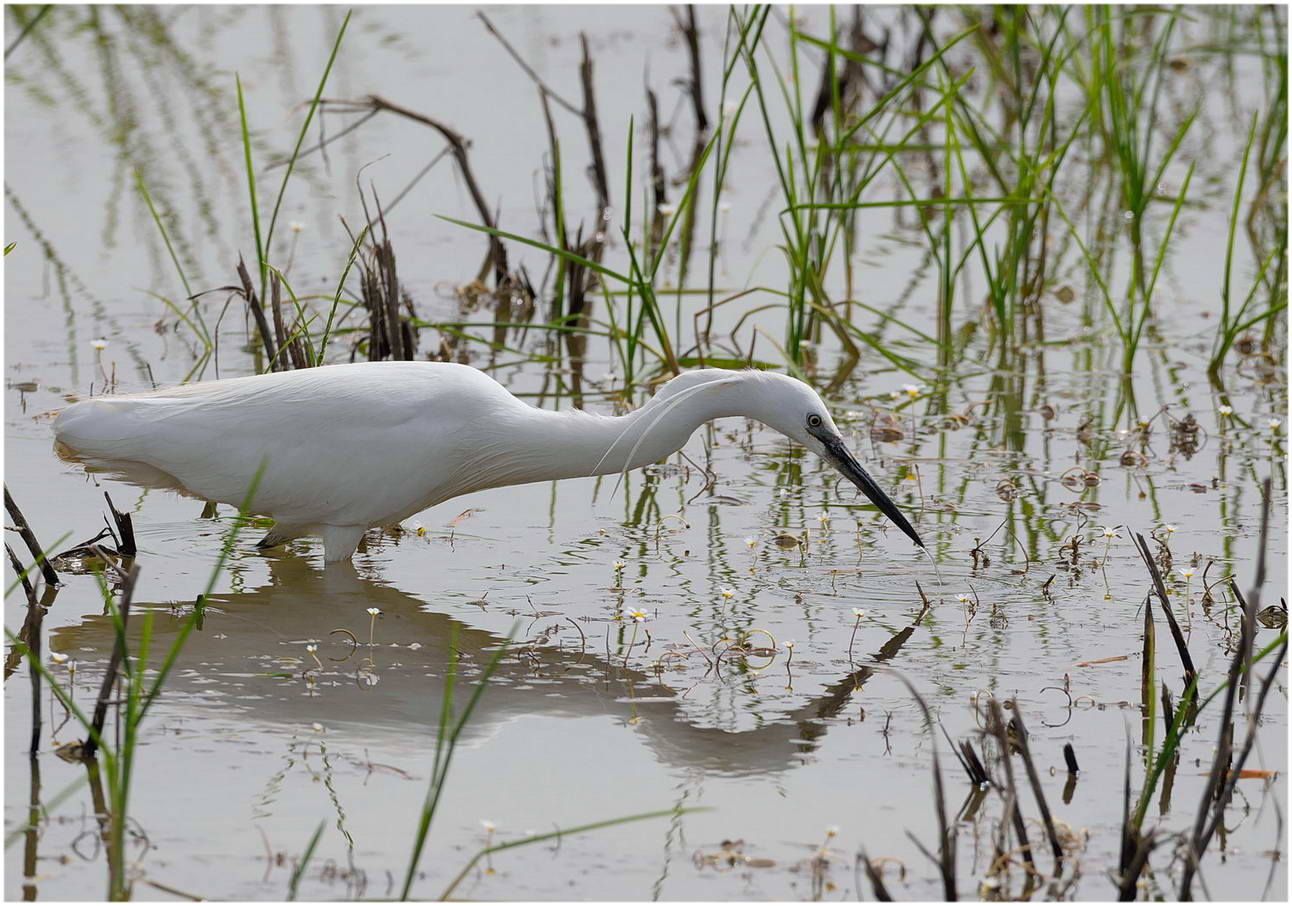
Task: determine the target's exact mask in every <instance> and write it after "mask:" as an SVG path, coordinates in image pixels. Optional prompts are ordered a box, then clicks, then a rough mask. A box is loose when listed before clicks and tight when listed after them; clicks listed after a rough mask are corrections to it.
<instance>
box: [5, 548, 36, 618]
mask: <svg viewBox="0 0 1292 906" xmlns="http://www.w3.org/2000/svg"><path fill="white" fill-rule="evenodd" d="M4 549H5V553H7V554H8V555H9V565H10V566H12V567H13V571H14V574H15V575H16V576H17V577H18V580H19V581H20V582H21V583H22V590H23V594H25V595H26V596H27V604H28V605H32V604H35V603H36V589H35V588H33V587H32V584H31V580H30V579H28V578H27V573H28V572H30V570H28V569H26V568H25V567H23V565H22V561H21V560H19V559H18V555H17V554H15V553H14V552H13V548H12V547H10V546H9V545H7V544H6V545H5V546H4Z"/></svg>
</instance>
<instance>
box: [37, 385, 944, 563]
mask: <svg viewBox="0 0 1292 906" xmlns="http://www.w3.org/2000/svg"><path fill="white" fill-rule="evenodd" d="M730 416H743V417H747V418H753V419H756V420H758V421H760V422H762V423H763V424H765V425H767V426H768V427H770V428H774V429H776V430H777V431H779V432H781V433H782V434H784V435H785V436H787V437H789V438H790V439H792V440H795V441H797V442H799V443H801V444H803V446H805V447H807V448H808V449H809V450H811V451H812V452H814V453H816V454H817V455H818V456H821V457H822V458H823V459H825V460H826V462H828V463H830V464H831V465H832V466H834V468H836V469H838V470H839V472H840V473H842V474H843V475H844V477H846V478H847V479H848V480H849V481H851V482H852V483H853V484H855V485H856V486H857V487H858V488H860V489H861V490H862V491H863V492H865V494H866V496H867V497H869V498H870V499H871V501H872V502H873V503H874V504H875V506H877V507H879V509H880V511H881V512H882V513H884V515H886V516H887V517H888V518H889V519H891V520H892V521H893V522H894V523H895V524H896V525H897V526H898V528H900V529H901V530H902V531H903V532H905V533H906V535H907V537H909V538H910V539H911V540H912V541H914V542H915V543H916V544H917V545H919V546H920V547H921V548H922V547H924V544H923V542H922V541H920V536H919V535H918V534H917V533H916V531H915V529H914V528H912V527H911V524H910V523H909V522H907V521H906V517H904V516H903V515H902V513H901V511H900V510H898V509H897V506H896V505H895V504H894V503H893V501H892V500H890V499H889V497H888V495H887V494H885V493H884V492H883V490H882V489H881V488H880V487H879V485H877V484H876V483H875V480H874V479H873V478H871V477H870V476H869V475H868V474H866V471H865V470H864V469H863V468H862V467H861V465H860V464H859V463H858V462H857V460H856V458H855V457H854V456H853V455H852V453H851V452H849V450H848V448H847V447H846V446H845V445H844V442H843V438H842V437H841V436H840V435H839V430H838V428H836V427H835V424H834V420H833V419H831V418H830V413H829V412H828V411H827V410H826V407H825V404H824V403H822V402H821V397H819V396H818V395H817V393H816V391H814V390H813V389H812V388H811V387H809V386H808V385H807V384H804V383H803V382H802V381H798V380H795V379H794V378H791V377H787V376H785V375H781V374H774V373H770V372H760V371H723V370H718V369H703V370H698V371H690V372H686V373H684V374H681V375H678V376H677V377H675V378H673V379H672V380H671V381H669V382H668V383H666V384H664V385H663V386H662V387H661V388H660V389H659V391H658V392H657V393H656V394H655V396H654V397H653V398H652V399H651V400H650V401H649V402H647V403H646V404H645V405H644V406H642V407H641V408H640V409H637V410H636V411H634V412H630V413H628V414H627V415H622V416H617V417H616V416H604V415H591V414H588V413H585V412H581V411H578V410H570V411H564V412H553V411H550V410H544V409H536V408H534V407H533V406H530V405H527V404H526V403H523V402H521V401H520V400H518V399H517V398H516V397H514V396H512V395H511V393H509V392H508V391H507V390H506V388H504V387H503V386H502V385H501V384H499V383H498V382H497V381H495V380H494V379H493V378H491V377H489V375H487V374H485V373H484V372H483V371H479V370H477V369H475V368H472V367H470V366H468V365H455V364H451V363H447V362H362V363H356V364H349V365H328V366H324V367H321V368H307V369H302V370H299V371H279V372H273V373H270V374H260V375H253V376H251V377H239V378H229V379H225V380H218V381H207V382H203V383H197V384H188V385H184V386H180V387H172V388H169V389H166V390H156V391H153V392H151V393H140V394H134V395H129V396H101V397H96V398H94V399H89V400H84V401H82V402H79V403H76V404H74V405H72V406H69V407H68V408H67V409H65V410H64V411H63V412H62V413H61V414H60V415H59V416H58V419H57V420H56V421H55V422H54V434H55V437H56V441H55V448H56V449H57V450H58V452H59V454H60V455H61V456H63V457H64V458H65V459H71V460H73V461H79V462H81V463H83V464H85V465H86V466H87V467H89V468H90V469H92V470H95V471H105V472H109V473H116V474H117V475H119V476H120V477H122V478H125V479H126V480H127V481H130V482H132V483H134V484H138V485H143V486H146V487H157V488H170V489H174V490H178V491H180V492H182V493H186V494H190V495H192V496H195V497H199V498H202V499H205V500H212V501H216V502H217V503H226V504H232V505H234V506H239V505H241V504H242V502H243V501H244V499H245V498H246V495H247V491H248V489H249V488H250V486H251V483H252V481H253V479H254V478H255V475H256V473H257V471H259V470H260V469H261V467H262V463H263V469H264V471H263V473H262V474H261V478H260V483H259V485H258V486H257V488H256V493H255V498H254V500H253V501H252V505H251V509H252V510H253V511H254V512H256V513H259V514H263V515H266V516H270V517H272V518H273V519H274V527H273V528H272V530H271V531H270V532H269V534H268V535H266V536H265V538H264V539H263V540H262V541H261V542H260V546H261V547H272V546H274V545H277V544H281V543H283V542H285V541H289V540H291V539H293V538H299V537H305V536H312V537H322V539H323V545H324V559H325V560H326V561H329V562H331V561H338V560H346V559H348V558H349V557H350V556H351V555H352V554H353V553H354V551H355V549H356V548H357V547H358V545H359V541H360V539H361V538H362V537H363V534H364V532H365V531H367V530H368V529H369V528H373V527H375V526H388V525H394V524H396V523H398V522H400V521H401V520H403V519H407V518H408V517H409V516H412V515H413V514H414V513H417V512H420V511H422V510H424V509H426V508H427V507H430V506H434V505H435V504H437V503H443V502H444V501H446V500H449V499H451V498H453V497H457V496H460V495H462V494H467V493H470V492H471V491H480V490H484V489H486V488H498V487H504V486H506V485H514V484H524V483H526V482H531V481H552V480H555V479H559V478H577V477H581V476H588V475H607V474H613V473H616V472H622V471H627V470H628V469H637V468H641V467H642V466H644V465H647V464H649V463H652V462H656V461H658V460H660V459H663V458H664V457H666V456H669V455H671V454H673V453H675V452H677V451H678V450H680V449H682V447H683V445H685V444H686V442H687V439H688V438H690V436H691V434H692V433H694V431H695V430H696V429H697V428H698V427H699V426H700V425H702V424H704V423H705V422H707V421H709V420H711V419H715V418H724V417H730Z"/></svg>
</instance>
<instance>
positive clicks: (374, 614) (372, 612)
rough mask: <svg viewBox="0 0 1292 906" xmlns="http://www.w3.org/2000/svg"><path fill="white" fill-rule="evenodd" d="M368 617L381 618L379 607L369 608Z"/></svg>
mask: <svg viewBox="0 0 1292 906" xmlns="http://www.w3.org/2000/svg"><path fill="white" fill-rule="evenodd" d="M368 616H370V617H379V616H381V608H380V607H369V608H368Z"/></svg>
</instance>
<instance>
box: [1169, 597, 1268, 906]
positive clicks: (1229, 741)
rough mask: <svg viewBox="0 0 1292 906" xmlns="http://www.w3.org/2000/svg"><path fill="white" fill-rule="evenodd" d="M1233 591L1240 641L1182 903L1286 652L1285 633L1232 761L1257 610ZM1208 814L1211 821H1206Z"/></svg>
mask: <svg viewBox="0 0 1292 906" xmlns="http://www.w3.org/2000/svg"><path fill="white" fill-rule="evenodd" d="M1233 591H1234V595H1235V597H1237V598H1238V601H1239V603H1240V604H1241V605H1242V608H1243V626H1242V638H1241V641H1240V643H1239V646H1238V650H1237V651H1235V652H1234V659H1233V661H1232V662H1231V663H1230V668H1229V682H1228V685H1227V686H1226V688H1225V707H1224V711H1223V712H1222V714H1221V721H1220V739H1219V741H1218V742H1217V744H1216V759H1215V761H1214V762H1213V763H1212V765H1211V771H1210V772H1209V774H1208V776H1207V785H1206V788H1205V789H1204V791H1203V794H1202V800H1201V802H1200V803H1199V805H1198V816H1197V818H1196V819H1195V820H1194V826H1193V834H1192V835H1191V837H1190V839H1189V840H1188V841H1187V844H1188V847H1187V858H1186V859H1185V866H1184V871H1183V872H1182V875H1181V879H1180V894H1179V896H1180V899H1181V900H1191V899H1193V877H1194V875H1195V874H1196V873H1197V869H1198V864H1199V862H1200V861H1201V860H1202V855H1203V853H1205V852H1206V851H1207V847H1208V846H1209V845H1210V844H1211V838H1212V837H1213V836H1214V835H1215V833H1216V829H1217V828H1218V827H1219V826H1220V822H1221V820H1222V819H1223V818H1224V814H1225V809H1226V808H1227V807H1228V805H1229V802H1230V800H1231V799H1232V798H1233V795H1234V790H1235V788H1236V787H1237V785H1238V780H1239V778H1240V777H1242V773H1243V765H1245V764H1246V763H1247V757H1248V756H1249V755H1250V754H1251V752H1252V747H1253V746H1254V745H1255V744H1256V731H1257V729H1258V727H1259V719H1260V715H1261V712H1262V711H1263V710H1264V708H1265V699H1266V697H1267V696H1268V695H1269V691H1270V688H1271V687H1272V686H1273V685H1274V680H1275V679H1276V678H1277V676H1278V674H1279V670H1280V668H1281V666H1282V663H1283V659H1284V658H1285V657H1287V652H1288V640H1287V633H1286V632H1284V633H1283V644H1282V646H1281V647H1280V648H1279V651H1278V654H1277V655H1276V656H1275V657H1274V658H1273V664H1272V665H1271V667H1270V670H1269V673H1267V674H1266V676H1265V679H1264V680H1263V681H1262V683H1261V687H1260V690H1259V691H1258V692H1257V696H1256V701H1255V703H1254V704H1251V705H1249V711H1248V721H1247V735H1246V737H1245V738H1244V740H1243V746H1242V748H1241V749H1240V750H1239V752H1238V756H1237V757H1236V758H1235V757H1234V730H1233V724H1232V721H1233V717H1234V705H1235V701H1236V698H1237V687H1238V685H1239V679H1240V678H1241V674H1242V673H1243V672H1244V665H1246V664H1250V663H1251V659H1252V647H1253V643H1254V641H1255V630H1256V607H1255V602H1250V603H1249V602H1248V601H1247V600H1246V599H1245V598H1244V597H1243V593H1242V592H1241V591H1239V589H1238V583H1237V582H1234V583H1233ZM1249 672H1250V671H1249ZM1209 810H1210V819H1208V811H1209Z"/></svg>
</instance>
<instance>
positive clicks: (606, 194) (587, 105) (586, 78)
mask: <svg viewBox="0 0 1292 906" xmlns="http://www.w3.org/2000/svg"><path fill="white" fill-rule="evenodd" d="M579 43H580V45H581V46H582V48H583V60H582V61H581V62H580V63H579V81H580V82H582V83H583V126H584V128H585V129H587V132H588V147H589V149H590V150H591V151H592V185H593V188H595V189H596V190H597V222H596V226H595V228H594V233H600V232H602V231H603V230H604V229H605V225H606V218H607V216H608V215H609V213H610V183H609V180H608V178H607V176H606V158H605V155H604V154H603V153H602V151H601V125H600V124H599V123H598V122H597V97H596V94H595V93H594V92H593V90H592V55H591V54H590V53H589V52H588V36H587V34H586V33H584V32H579Z"/></svg>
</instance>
